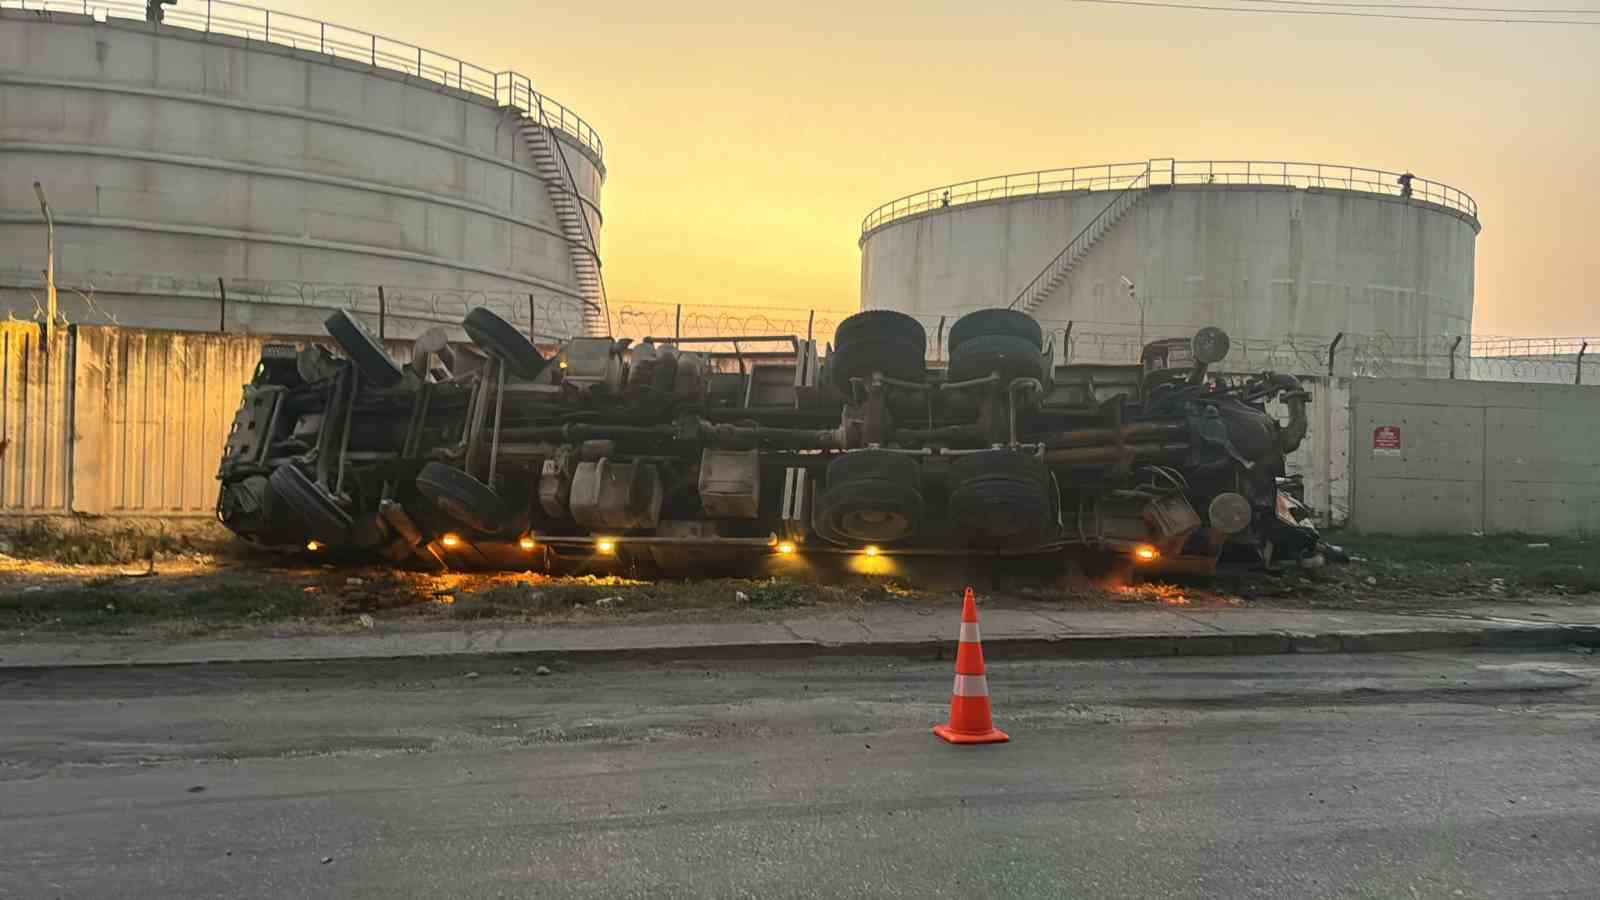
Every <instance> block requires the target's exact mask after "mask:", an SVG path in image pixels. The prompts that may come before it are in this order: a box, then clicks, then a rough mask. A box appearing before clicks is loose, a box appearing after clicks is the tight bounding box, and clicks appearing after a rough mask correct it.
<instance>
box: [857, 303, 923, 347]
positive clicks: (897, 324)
mask: <svg viewBox="0 0 1600 900" xmlns="http://www.w3.org/2000/svg"><path fill="white" fill-rule="evenodd" d="M867 338H897V339H899V340H902V341H909V342H911V343H913V344H921V345H922V348H923V349H924V350H926V349H927V344H928V333H927V332H926V331H925V330H923V327H922V323H921V322H918V321H917V320H916V319H914V318H912V317H911V316H908V315H906V314H905V313H903V312H898V311H896V310H892V309H869V310H866V311H865V312H858V313H856V314H855V315H852V316H847V317H845V319H844V320H843V321H841V322H840V323H839V327H838V328H837V329H835V330H834V333H833V345H834V346H835V347H839V346H843V345H844V344H849V343H854V342H855V341H858V340H864V339H867Z"/></svg>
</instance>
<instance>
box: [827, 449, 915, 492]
mask: <svg viewBox="0 0 1600 900" xmlns="http://www.w3.org/2000/svg"><path fill="white" fill-rule="evenodd" d="M864 479H876V480H879V481H889V482H893V483H894V484H899V485H903V486H905V487H908V488H911V489H912V490H916V489H917V480H918V479H917V461H916V460H915V459H913V458H912V457H911V456H910V455H909V454H905V453H894V452H892V451H889V450H854V451H851V452H849V453H846V454H843V455H842V456H838V457H836V458H835V459H834V460H833V462H830V463H828V482H827V483H828V487H829V489H830V490H831V489H832V488H833V486H834V485H844V484H846V483H848V482H852V481H861V480H864Z"/></svg>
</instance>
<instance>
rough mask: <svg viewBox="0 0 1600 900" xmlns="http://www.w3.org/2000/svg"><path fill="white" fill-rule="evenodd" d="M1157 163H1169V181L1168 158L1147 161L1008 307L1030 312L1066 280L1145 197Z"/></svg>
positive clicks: (1168, 172) (1168, 174) (1168, 171)
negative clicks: (1142, 169)
mask: <svg viewBox="0 0 1600 900" xmlns="http://www.w3.org/2000/svg"><path fill="white" fill-rule="evenodd" d="M1157 163H1165V164H1166V165H1167V166H1168V168H1167V171H1166V176H1167V178H1168V179H1169V180H1168V182H1167V183H1168V184H1170V183H1171V182H1170V178H1171V168H1170V167H1171V163H1172V161H1171V160H1151V161H1150V162H1149V163H1146V164H1145V167H1144V171H1143V172H1141V173H1139V174H1138V175H1135V176H1134V178H1133V180H1132V181H1130V182H1128V185H1127V186H1126V187H1124V188H1123V189H1122V190H1120V191H1118V192H1117V195H1116V196H1115V197H1113V198H1111V202H1110V203H1107V204H1106V206H1105V208H1104V209H1102V210H1100V212H1098V213H1096V214H1095V217H1094V218H1092V219H1090V220H1089V222H1088V224H1086V225H1084V226H1083V229H1082V230H1080V231H1079V232H1078V233H1077V234H1076V235H1073V237H1072V240H1070V241H1067V245H1066V246H1065V247H1062V248H1061V252H1060V253H1057V254H1056V255H1055V257H1053V258H1052V259H1051V260H1050V261H1049V262H1047V263H1045V264H1044V268H1043V269H1040V270H1039V274H1037V275H1035V276H1033V280H1032V281H1030V282H1028V285H1027V286H1026V287H1024V288H1023V289H1022V290H1021V291H1020V292H1019V293H1018V294H1017V296H1016V298H1015V299H1014V300H1012V301H1011V304H1010V307H1009V308H1011V309H1015V310H1020V311H1022V312H1025V313H1032V312H1033V311H1034V310H1035V309H1038V308H1039V304H1041V303H1043V302H1044V300H1045V298H1046V297H1048V296H1050V295H1051V294H1052V293H1054V292H1055V289H1056V288H1058V287H1060V286H1061V283H1062V282H1063V281H1066V280H1067V275H1068V274H1070V273H1071V272H1072V269H1073V267H1074V266H1076V265H1077V264H1078V263H1080V262H1082V261H1083V258H1084V257H1086V256H1088V255H1089V251H1091V250H1093V249H1094V247H1095V245H1096V244H1098V243H1100V239H1101V238H1103V237H1105V236H1106V233H1107V232H1109V231H1110V230H1111V229H1112V228H1115V227H1116V225H1117V223H1118V222H1121V221H1122V219H1123V217H1124V216H1126V215H1127V214H1128V211H1129V210H1131V209H1133V208H1134V207H1135V206H1138V205H1139V203H1140V201H1142V200H1143V199H1144V198H1145V195H1146V194H1148V193H1149V191H1148V190H1147V188H1149V187H1150V186H1151V172H1152V170H1154V169H1155V168H1156V165H1157Z"/></svg>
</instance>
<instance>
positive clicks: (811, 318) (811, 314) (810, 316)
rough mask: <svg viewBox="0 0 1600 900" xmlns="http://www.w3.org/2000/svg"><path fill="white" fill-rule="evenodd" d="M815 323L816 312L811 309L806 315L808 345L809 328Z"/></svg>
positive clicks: (809, 338)
mask: <svg viewBox="0 0 1600 900" xmlns="http://www.w3.org/2000/svg"><path fill="white" fill-rule="evenodd" d="M816 321H817V311H816V310H814V309H813V310H811V311H810V312H809V313H806V341H807V342H808V343H809V342H810V341H811V326H812V325H813V324H815V323H816Z"/></svg>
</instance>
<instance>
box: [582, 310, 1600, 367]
mask: <svg viewBox="0 0 1600 900" xmlns="http://www.w3.org/2000/svg"><path fill="white" fill-rule="evenodd" d="M850 314H851V311H849V310H838V309H824V310H809V311H789V310H785V311H781V312H779V311H771V312H757V311H750V310H749V309H748V307H737V306H718V305H714V304H696V305H680V304H663V303H638V302H632V303H616V304H614V307H613V311H612V321H611V328H612V331H613V333H614V334H616V335H617V336H619V337H631V338H633V339H635V340H642V339H643V338H644V337H647V336H649V337H656V338H658V339H659V338H663V337H694V338H708V337H733V336H738V335H770V334H792V335H796V336H799V337H810V338H813V339H815V340H816V341H818V344H819V346H822V345H825V344H826V343H828V342H831V341H832V340H833V334H834V331H835V329H836V328H837V327H838V324H839V322H840V321H841V320H843V319H844V318H845V317H846V316H849V315H850ZM915 318H917V319H918V320H919V321H920V322H921V323H922V326H923V328H924V330H925V331H926V332H927V335H928V355H929V359H930V360H933V361H934V362H943V361H944V359H945V356H946V355H947V348H946V346H945V339H946V337H947V336H948V334H949V328H950V325H951V324H953V323H954V321H955V319H956V318H957V317H956V316H944V317H940V316H928V315H918V316H916V317H915ZM1039 323H1040V326H1041V327H1042V329H1043V330H1044V331H1045V333H1046V339H1047V340H1048V341H1050V342H1051V343H1052V344H1053V346H1054V348H1055V352H1056V359H1057V360H1058V361H1061V362H1075V363H1108V364H1119V363H1131V362H1136V361H1137V360H1138V359H1139V354H1140V352H1141V350H1142V348H1143V346H1144V343H1145V341H1146V340H1156V339H1158V338H1162V337H1174V336H1182V335H1184V334H1186V333H1188V332H1192V331H1193V330H1194V328H1195V327H1196V326H1156V325H1147V326H1146V329H1145V335H1144V336H1143V337H1141V335H1140V334H1139V331H1138V325H1137V324H1133V323H1128V324H1120V323H1098V322H1097V323H1088V324H1087V325H1086V324H1082V323H1077V322H1073V321H1069V320H1065V319H1063V320H1052V319H1040V320H1039ZM1580 360H1581V367H1582V378H1581V380H1580V379H1579V377H1578V376H1579V368H1580ZM1226 365H1227V367H1228V368H1229V369H1232V370H1238V371H1266V370H1270V371H1274V372H1284V373H1288V374H1294V375H1330V374H1331V375H1336V376H1347V377H1348V376H1366V377H1375V378H1456V379H1476V380H1480V381H1522V382H1541V383H1555V384H1574V383H1582V384H1600V338H1592V339H1586V338H1581V337H1576V338H1511V337H1499V336H1479V337H1473V338H1470V339H1468V338H1465V337H1461V336H1455V335H1435V336H1427V337H1397V336H1394V335H1387V334H1353V333H1344V334H1331V335H1311V334H1288V335H1283V336H1281V337H1274V338H1252V337H1241V336H1234V337H1233V339H1232V346H1231V348H1230V351H1229V354H1228V360H1227V363H1226Z"/></svg>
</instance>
